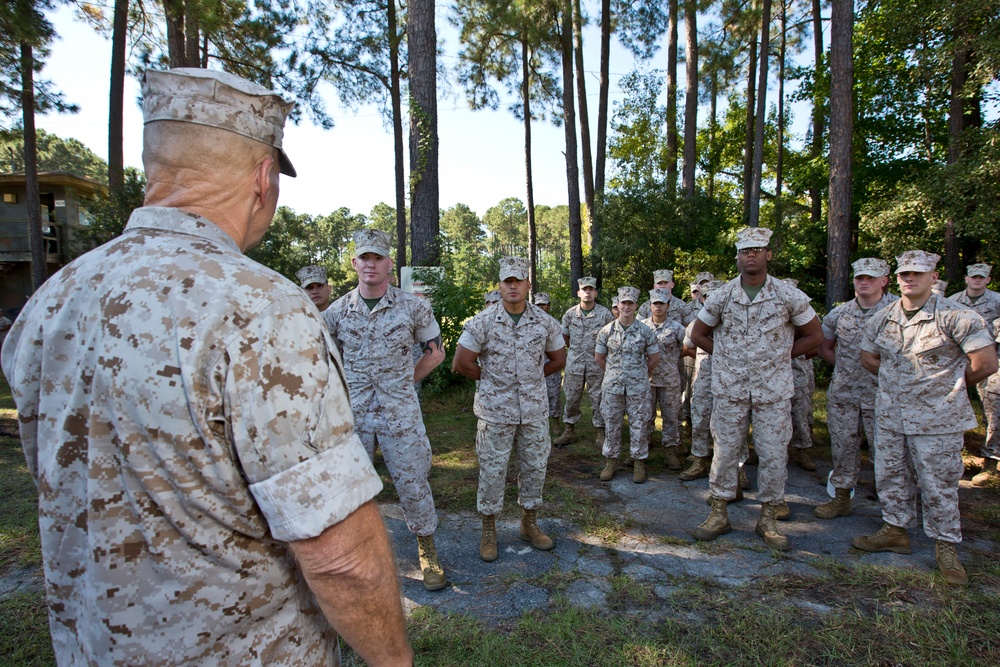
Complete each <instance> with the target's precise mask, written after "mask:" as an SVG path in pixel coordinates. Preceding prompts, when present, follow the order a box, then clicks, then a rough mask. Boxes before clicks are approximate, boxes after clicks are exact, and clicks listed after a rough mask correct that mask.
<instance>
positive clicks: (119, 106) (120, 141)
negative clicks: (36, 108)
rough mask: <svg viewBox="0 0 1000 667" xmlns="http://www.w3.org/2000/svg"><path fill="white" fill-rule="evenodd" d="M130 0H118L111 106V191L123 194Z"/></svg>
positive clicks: (109, 160)
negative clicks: (126, 55)
mask: <svg viewBox="0 0 1000 667" xmlns="http://www.w3.org/2000/svg"><path fill="white" fill-rule="evenodd" d="M128 3H129V0H115V14H114V22H113V24H112V36H111V90H110V99H109V102H108V188H109V189H110V190H111V192H113V193H115V192H120V191H121V189H122V188H123V187H124V185H125V149H124V135H123V132H124V123H125V120H124V114H125V109H124V107H125V46H126V36H127V33H128Z"/></svg>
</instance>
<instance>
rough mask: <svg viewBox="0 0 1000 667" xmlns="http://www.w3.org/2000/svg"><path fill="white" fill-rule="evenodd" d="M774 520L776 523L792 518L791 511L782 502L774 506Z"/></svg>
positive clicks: (786, 504)
mask: <svg viewBox="0 0 1000 667" xmlns="http://www.w3.org/2000/svg"><path fill="white" fill-rule="evenodd" d="M774 518H775V519H777V520H778V521H788V520H789V519H791V518H792V510H791V508H790V507H789V506H788V503H786V502H785V501H784V500H782V501H781V502H780V503H775V504H774Z"/></svg>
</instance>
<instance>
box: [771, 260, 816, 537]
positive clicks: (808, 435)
mask: <svg viewBox="0 0 1000 667" xmlns="http://www.w3.org/2000/svg"><path fill="white" fill-rule="evenodd" d="M784 280H785V282H786V283H788V284H789V285H791V286H792V287H798V286H799V281H798V280H796V279H795V278H785V279H784ZM815 356H816V353H815V352H811V353H809V354H803V355H801V356H798V357H795V358H794V359H792V383H793V384H794V385H795V393H794V394H793V395H792V439H791V440H790V441H789V442H788V462H789V463H794V464H795V465H797V466H798V467H800V468H802V469H803V470H808V471H809V472H812V471H814V470H816V464H815V463H814V462H813V460H812V458H811V457H810V456H809V452H808V451H807V450H808V449H809V448H810V447H812V445H813V439H812V421H813V403H812V396H813V392H815V391H816V369H815V368H813V361H812V360H813V357H815ZM784 507H785V508H787V507H788V506H787V505H785V506H784ZM790 515H791V512H789V516H790ZM778 518H779V519H780V518H782V517H781V516H779V517H778Z"/></svg>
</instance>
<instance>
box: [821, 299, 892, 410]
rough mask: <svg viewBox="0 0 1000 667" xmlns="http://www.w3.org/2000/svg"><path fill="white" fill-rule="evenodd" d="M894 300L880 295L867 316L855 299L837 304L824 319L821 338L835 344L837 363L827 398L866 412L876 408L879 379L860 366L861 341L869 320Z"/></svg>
mask: <svg viewBox="0 0 1000 667" xmlns="http://www.w3.org/2000/svg"><path fill="white" fill-rule="evenodd" d="M893 301H894V299H893V298H892V297H890V296H889V295H888V294H886V295H883V296H882V298H881V299H880V300H879V301H878V303H876V304H875V305H874V306H872V307H871V308H870V309H869V310H868V312H867V313H866V312H864V311H862V310H861V306H860V305H858V300H857V299H856V298H855V299H851V300H850V301H847V302H845V303H842V304H840V305H839V306H837V307H836V308H834V309H833V310H831V311H830V312H829V313H827V315H826V317H824V318H823V336H824V337H825V338H827V339H828V340H833V341H836V342H837V347H836V349H835V352H834V354H835V357H836V362H837V363H836V365H834V367H833V379H832V380H831V381H830V389H829V390H828V393H827V397H828V398H829V399H833V400H836V401H838V402H840V403H843V404H847V405H863V406H867V407H868V408H869V409H871V408H874V407H875V390H876V389H877V388H878V378H877V377H875V375H874V374H872V373H869V372H868V371H867V370H866V369H865V367H864V366H862V365H861V338H862V336H863V335H864V330H865V324H866V323H867V322H868V320H869V319H871V317H872V316H873V315H875V313H877V312H878V311H880V310H882V309H883V308H885V307H886V306H888V305H890V304H891V303H892V302H893Z"/></svg>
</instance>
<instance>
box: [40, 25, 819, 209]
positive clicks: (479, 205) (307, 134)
mask: <svg viewBox="0 0 1000 667" xmlns="http://www.w3.org/2000/svg"><path fill="white" fill-rule="evenodd" d="M442 11H443V10H441V9H440V6H439V15H438V17H437V18H438V25H439V40H441V39H442V38H444V39H448V38H450V39H451V42H450V43H449V42H447V41H446V43H445V45H444V55H443V56H442V57H441V58H440V59H439V68H440V67H442V66H443V67H452V66H454V64H455V62H456V60H457V53H458V45H457V44H456V43H455V33H454V30H453V29H451V28H448V27H446V20H445V19H446V17H445V16H441V12H442ZM50 20H52V22H53V24H54V26H55V29H56V33H57V34H58V35H59V36H60V37H59V39H58V41H56V42H55V43H54V44H53V45H52V48H51V55H50V57H49V58H48V60H47V62H46V67H45V70H44V71H43V73H42V77H43V78H46V79H48V80H50V81H52V82H54V83H55V84H56V87H57V88H58V89H60V90H61V91H62V92H63V93H64V94H65V97H66V99H67V100H68V101H70V102H73V103H75V104H77V105H79V106H80V112H79V113H77V114H73V115H68V114H48V115H45V116H39V117H38V118H37V121H36V123H37V126H38V127H39V128H42V129H44V130H45V131H47V132H50V133H54V134H57V135H59V136H60V137H63V138H68V137H73V138H76V139H78V140H80V141H81V142H83V143H84V144H85V145H87V147H89V148H90V149H91V150H92V151H94V152H95V153H96V154H98V155H100V156H101V157H102V158H104V159H107V141H108V140H107V118H108V87H109V73H110V70H111V67H110V59H111V42H110V39H108V38H105V37H103V36H101V35H99V34H98V33H96V32H95V31H94V30H93V29H92V28H91V27H90V26H89V25H86V24H84V23H81V22H80V21H78V20H77V19H75V17H74V15H73V11H72V9H71V8H69V7H66V6H62V7H60V8H59V9H58V10H56V11H55V12H53V13H51V14H50ZM598 38H599V35H598V33H597V31H596V28H593V29H590V30H588V32H585V34H584V44H585V45H589V51H588V53H587V58H586V59H585V62H586V63H587V64H586V68H587V70H588V72H589V74H588V80H587V93H588V98H589V103H590V109H591V117H592V119H591V124H592V125H596V116H597V88H598V76H597V69H598ZM681 41H682V44H683V24H682V25H681ZM807 53H808V52H807ZM665 63H666V56H665V54H664V53H663V52H662V51H661V53H660V54H659V55H658V56H657V57H656V58H655V59H654V60H653V61H652V62H650V63H649V64H647V65H644V66H643V67H645V68H657V67H659V68H665ZM634 67H635V64H634V61H633V59H632V57H631V55H630V54H629V53H628V52H627V51H625V50H624V49H623V48H621V47H620V46H619V45H617V44H614V43H613V48H612V56H611V72H612V76H611V102H612V113H613V108H614V102H615V101H617V100H620V99H621V98H622V94H621V91H620V88H619V87H618V82H619V80H620V79H621V77H622V76H624V75H625V74H627V73H628V72H630V71H632V70H633V69H634ZM678 75H679V77H680V81H679V85H678V89H679V94H681V95H683V92H682V91H683V85H684V68H683V65H682V66H680V67H679V72H678ZM772 79H773V78H772ZM451 89H452V91H453V94H452V95H451V96H450V97H447V96H446V97H443V98H442V99H439V102H438V133H439V142H440V157H439V180H440V199H439V203H440V206H441V208H442V209H446V208H450V207H452V206H454V205H455V204H458V203H463V204H466V205H468V206H469V207H470V208H471V209H472V210H474V211H475V212H476V213H478V214H479V215H480V216H482V215H483V214H484V213H486V210H487V209H488V208H490V207H491V206H495V205H496V204H498V203H499V202H500V201H501V200H502V199H505V198H507V197H517V198H519V199H521V200H522V201H524V200H525V199H526V195H525V190H526V188H525V177H524V167H525V165H524V129H523V124H522V123H521V122H520V121H518V120H516V119H515V118H514V117H513V116H512V115H511V114H510V113H509V112H508V111H506V109H505V105H501V107H502V108H501V110H499V111H489V110H480V111H472V110H470V109H468V106H467V103H466V102H465V100H464V98H463V97H462V93H461V90H460V89H459V88H458V87H457V86H452V87H451ZM328 90H329V94H328V95H327V96H326V102H327V106H328V111H329V112H330V113H331V115H332V116H333V117H334V121H335V125H334V127H333V128H332V129H330V130H324V129H321V128H318V127H315V126H313V125H312V124H311V123H310V122H309V121H308V120H307V119H303V121H302V122H301V124H300V125H289V126H288V127H286V130H285V144H284V148H285V152H286V153H287V154H288V156H289V158H290V159H291V160H292V163H293V164H294V165H295V168H296V170H297V171H298V177H297V178H287V177H283V178H282V181H281V196H280V199H279V204H281V205H284V206H288V207H290V208H292V209H294V210H295V211H296V212H297V213H308V214H313V215H322V214H326V213H330V212H332V211H334V210H336V209H338V208H341V207H347V208H348V209H350V210H351V212H352V213H356V214H357V213H366V214H367V213H368V212H370V211H371V209H372V207H373V206H374V205H376V204H378V203H380V202H385V203H388V204H389V205H390V206H393V205H394V201H395V194H394V183H393V147H392V132H391V128H389V127H386V126H385V125H384V123H383V118H382V116H381V114H380V113H379V111H378V109H377V108H375V107H374V106H370V107H365V108H362V109H360V110H359V111H358V112H356V113H355V112H353V111H345V110H343V109H342V108H341V107H340V105H339V103H338V101H337V99H336V94H335V92H334V91H333V89H332V88H328ZM442 92H444V91H443V90H442V88H441V87H440V86H439V98H441V97H442ZM138 95H139V83H138V82H137V81H136V80H135V79H132V78H129V79H128V80H127V82H126V90H125V99H126V103H125V129H124V135H125V136H124V141H125V164H126V166H134V167H137V168H140V169H141V168H142V113H141V110H140V109H139V107H138V106H137V104H136V100H137V99H138ZM678 105H679V109H680V110H679V113H682V112H683V97H681V98H680V99H679V101H678ZM699 113H700V114H701V116H702V118H704V117H705V116H706V115H707V109H706V108H702V109H700V110H699ZM808 113H809V110H808V107H802V108H800V109H799V110H798V111H797V112H796V122H795V123H793V126H792V131H793V132H798V133H799V134H803V133H804V132H805V128H806V123H807V121H808ZM407 127H408V126H407V125H406V123H405V121H404V133H406V132H407ZM592 132H593V133H596V128H592ZM532 146H533V158H532V168H533V172H534V189H535V191H534V195H535V203H536V205H537V204H544V205H549V206H556V205H560V204H565V203H566V201H567V194H566V193H567V188H566V162H565V158H564V150H565V137H564V133H563V129H562V127H557V126H554V125H552V124H551V123H543V122H534V123H533V124H532ZM407 160H408V158H407ZM407 165H408V162H407ZM408 172H409V169H408V166H407V173H408ZM581 173H582V170H581ZM581 193H582V187H581ZM581 196H582V194H581Z"/></svg>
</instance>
